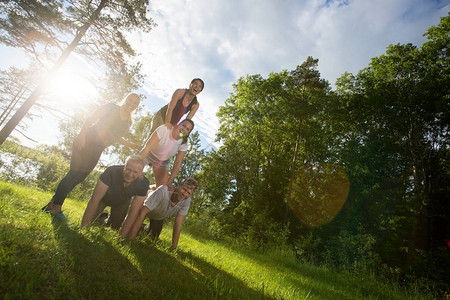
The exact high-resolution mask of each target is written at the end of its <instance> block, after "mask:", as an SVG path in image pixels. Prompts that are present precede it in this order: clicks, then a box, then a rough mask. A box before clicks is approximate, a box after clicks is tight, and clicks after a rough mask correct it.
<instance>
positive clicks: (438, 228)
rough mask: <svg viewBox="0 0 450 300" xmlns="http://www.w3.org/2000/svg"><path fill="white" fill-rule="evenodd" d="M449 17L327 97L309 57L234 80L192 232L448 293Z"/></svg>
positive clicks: (339, 82) (206, 169)
mask: <svg viewBox="0 0 450 300" xmlns="http://www.w3.org/2000/svg"><path fill="white" fill-rule="evenodd" d="M449 34H450V16H447V17H445V18H442V19H441V23H440V24H439V26H436V27H431V28H430V29H429V30H427V32H426V34H425V36H426V37H427V41H426V42H425V43H424V44H423V45H422V46H421V47H420V48H418V47H416V46H413V45H411V44H405V45H402V44H397V45H390V46H389V47H388V48H387V51H386V53H385V54H383V55H381V56H379V57H375V58H373V59H372V60H371V62H370V64H369V65H368V67H366V68H364V69H363V70H361V71H360V72H358V74H356V75H354V74H348V73H345V74H343V75H342V76H341V77H340V78H339V79H338V80H337V82H336V89H335V90H332V89H331V87H330V84H329V83H328V82H327V81H325V80H324V79H322V78H321V77H320V73H319V72H318V70H317V66H318V60H317V59H314V58H311V57H309V58H308V59H307V60H306V61H305V62H304V63H303V64H301V65H300V66H298V67H297V68H296V69H295V70H292V71H283V72H280V73H272V74H270V75H269V76H268V77H267V78H263V77H262V76H260V75H252V76H246V77H243V78H240V79H239V80H238V81H237V83H235V84H234V85H233V93H232V94H231V95H230V97H229V98H228V99H227V100H226V102H225V105H224V106H223V107H221V108H220V110H219V112H218V117H219V121H220V128H219V131H218V133H217V140H218V141H219V142H220V143H221V144H222V145H223V146H222V147H220V149H218V150H217V151H215V152H212V153H209V155H208V156H207V157H206V159H205V162H204V164H203V167H202V171H201V173H200V174H199V175H200V176H201V178H202V181H201V182H202V187H203V188H202V191H203V193H204V195H203V198H202V202H201V203H200V204H199V203H197V205H199V208H200V206H201V209H199V213H201V214H203V216H202V218H201V220H202V221H203V222H204V223H203V224H202V226H199V228H203V229H204V230H206V231H208V232H209V233H210V234H212V235H213V236H215V237H216V238H225V237H231V238H233V239H235V240H239V241H241V242H242V243H245V244H247V245H248V246H251V247H254V248H261V249H264V248H266V247H272V246H275V245H280V244H282V243H285V244H287V245H291V246H292V247H293V249H294V250H295V251H296V253H297V256H298V258H299V259H304V260H308V261H311V262H314V263H318V264H322V263H327V264H333V265H336V266H337V267H343V268H349V267H350V268H353V267H356V268H362V267H373V268H374V269H377V270H380V266H381V269H383V272H387V273H389V274H391V275H392V276H393V277H396V278H397V277H401V278H402V279H403V280H407V279H409V278H413V277H417V276H418V277H421V278H429V279H432V280H434V281H436V282H440V284H441V287H442V288H443V287H445V286H446V284H447V283H448V282H450V276H449V273H448V270H449V269H450V252H449V249H448V248H447V247H448V244H447V245H446V243H448V241H449V239H450V236H449V232H450V226H449V224H450V222H449V220H450V205H448V203H449V192H448V191H449V185H448V183H449V182H450V178H449V177H450V176H449V168H448V167H449V163H448V159H449V137H448V129H449V128H448V126H449V124H450V122H449V121H450V118H449V111H450V109H449V108H450V107H449V104H450V101H449V100H450V94H449V83H450V76H449V75H450V72H449V62H450V61H449V55H448V54H449V48H448V46H449V45H450V37H449Z"/></svg>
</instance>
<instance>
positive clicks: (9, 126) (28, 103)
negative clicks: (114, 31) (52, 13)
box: [0, 0, 109, 145]
mask: <svg viewBox="0 0 450 300" xmlns="http://www.w3.org/2000/svg"><path fill="white" fill-rule="evenodd" d="M108 1H109V0H102V1H101V2H100V4H99V6H98V7H97V9H96V10H95V11H94V12H93V14H92V15H91V17H90V18H89V20H88V21H87V22H86V23H85V24H83V26H81V27H80V28H79V29H78V30H77V34H76V35H75V38H74V39H73V40H72V42H71V43H70V45H69V46H67V48H66V49H65V50H64V51H63V52H62V53H61V56H60V57H59V58H58V60H57V61H56V63H55V64H54V65H53V67H52V69H51V70H50V71H49V73H48V75H47V78H49V77H50V76H52V75H54V74H56V72H58V71H59V69H60V68H61V67H62V65H63V64H64V63H65V61H66V59H67V57H69V55H70V54H71V53H72V51H73V50H74V49H75V47H76V46H78V44H79V43H80V40H81V39H82V38H83V36H84V35H85V34H86V31H87V30H88V29H89V27H90V26H91V25H92V24H93V23H94V21H95V20H96V19H97V18H98V16H99V15H100V12H101V10H102V9H103V8H104V7H105V6H106V4H107V3H108ZM45 81H46V78H44V79H43V80H42V81H41V83H40V84H39V85H38V86H37V87H36V88H35V89H34V91H33V92H32V93H31V95H30V96H29V97H28V99H27V100H25V102H24V103H23V104H22V106H21V107H19V109H18V110H17V111H16V112H15V113H14V115H13V116H12V117H11V119H10V120H9V121H8V122H7V123H6V124H5V126H4V127H3V128H2V130H1V131H0V145H2V144H3V143H4V142H5V140H6V138H8V136H9V135H10V134H11V132H12V131H13V130H14V128H16V126H17V124H19V122H20V121H21V120H22V119H23V117H24V116H25V115H26V114H27V113H28V111H29V110H30V108H31V107H32V106H33V105H34V104H35V103H36V101H37V100H38V99H39V97H41V95H42V93H43V92H44V90H45Z"/></svg>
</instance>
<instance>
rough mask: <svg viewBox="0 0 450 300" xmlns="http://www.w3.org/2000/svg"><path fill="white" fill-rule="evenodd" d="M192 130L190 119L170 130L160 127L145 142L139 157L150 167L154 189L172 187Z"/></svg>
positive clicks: (192, 124)
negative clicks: (171, 159)
mask: <svg viewBox="0 0 450 300" xmlns="http://www.w3.org/2000/svg"><path fill="white" fill-rule="evenodd" d="M193 128H194V122H193V121H192V120H190V119H185V120H183V121H182V122H181V123H179V124H178V125H177V126H176V127H173V128H171V129H169V127H167V126H166V125H161V126H159V127H158V128H157V129H156V130H155V131H154V132H153V133H152V135H151V136H150V138H149V139H148V140H147V142H146V144H145V146H144V148H143V149H142V151H141V153H140V156H141V157H142V158H143V159H144V160H145V161H146V162H147V163H148V164H149V166H151V167H152V169H153V175H154V176H155V182H156V187H158V186H160V185H168V186H169V187H172V183H173V180H174V179H175V177H176V176H177V174H178V171H179V170H180V167H181V163H182V162H183V158H184V156H185V155H186V152H187V150H188V149H189V147H190V144H189V142H188V137H189V134H190V133H191V131H192V129H193ZM174 155H176V157H175V162H174V163H173V166H172V171H171V172H170V177H169V162H170V158H171V157H172V156H174Z"/></svg>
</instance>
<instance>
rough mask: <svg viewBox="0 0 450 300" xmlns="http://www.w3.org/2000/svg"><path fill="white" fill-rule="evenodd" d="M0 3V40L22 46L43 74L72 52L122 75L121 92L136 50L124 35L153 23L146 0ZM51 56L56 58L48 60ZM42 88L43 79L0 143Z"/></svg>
mask: <svg viewBox="0 0 450 300" xmlns="http://www.w3.org/2000/svg"><path fill="white" fill-rule="evenodd" d="M0 5H1V6H0V7H1V8H2V10H3V11H4V13H2V18H1V19H0V33H1V38H0V41H1V42H2V43H4V44H6V45H8V46H12V47H18V48H21V49H23V50H24V51H25V52H26V53H27V54H28V55H29V56H30V57H32V58H33V59H34V60H35V61H37V62H38V63H40V64H41V66H42V68H45V69H46V70H48V73H47V77H49V76H53V75H55V74H56V73H57V71H58V70H59V69H60V68H61V67H62V65H63V64H64V63H65V61H66V60H67V58H68V57H69V55H71V54H72V52H74V51H75V52H77V53H79V54H81V55H82V56H83V57H84V58H85V59H86V60H88V61H91V62H93V63H94V64H99V63H100V64H101V67H103V68H105V69H106V70H109V72H111V73H113V74H117V75H118V76H120V77H121V78H123V79H125V80H124V82H123V83H124V84H125V88H124V89H122V93H123V92H124V90H127V89H129V88H130V87H135V86H136V82H135V81H134V78H133V77H131V76H129V74H130V73H131V74H132V73H133V72H136V71H137V70H138V69H139V64H138V65H135V66H132V67H129V66H128V64H129V63H130V61H129V58H130V57H133V56H135V55H136V53H135V51H134V50H133V49H132V48H131V46H130V44H129V43H128V41H127V39H126V33H127V32H129V31H132V30H142V31H144V32H148V31H150V30H151V28H152V26H153V25H154V24H153V22H152V20H151V19H148V18H147V17H146V9H147V5H148V1H147V0H140V1H127V0H95V1H87V0H82V1H76V2H72V1H69V2H66V1H58V0H47V1H37V0H30V1H29V0H20V1H3V2H1V3H0ZM55 56H56V57H58V58H57V59H56V61H54V60H53V59H52V57H55ZM48 66H50V67H48ZM119 83H120V82H119ZM118 86H121V85H120V84H119V85H118ZM44 92H45V80H42V81H41V82H40V83H39V84H38V85H37V86H36V87H34V88H33V89H32V91H31V93H29V94H28V95H27V98H26V100H25V101H24V102H23V104H22V105H21V106H20V108H19V109H18V110H17V111H16V112H15V114H14V115H13V117H12V118H11V119H10V120H9V121H8V122H7V123H6V125H5V126H4V127H3V129H2V130H1V131H0V144H2V143H3V142H4V141H5V139H6V138H7V137H8V136H9V134H10V133H11V131H12V130H13V129H14V128H15V127H16V125H17V124H18V123H19V122H20V121H21V120H22V118H23V117H24V116H25V114H26V113H27V112H28V110H29V109H30V108H31V107H32V106H33V105H34V104H35V103H36V101H37V100H38V99H39V98H40V97H41V96H42V95H43V93H44ZM116 96H117V95H116ZM119 96H123V94H122V95H120V94H119Z"/></svg>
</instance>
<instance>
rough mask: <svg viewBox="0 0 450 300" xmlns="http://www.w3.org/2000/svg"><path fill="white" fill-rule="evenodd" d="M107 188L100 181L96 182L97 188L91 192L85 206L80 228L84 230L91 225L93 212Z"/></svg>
mask: <svg viewBox="0 0 450 300" xmlns="http://www.w3.org/2000/svg"><path fill="white" fill-rule="evenodd" d="M107 190H108V186H107V185H106V184H104V183H103V182H102V181H101V180H99V181H98V182H97V186H96V187H95V189H94V191H93V192H92V196H91V198H90V199H89V202H88V204H87V206H86V210H85V211H84V214H83V219H82V220H81V228H85V227H87V226H89V224H91V222H92V220H93V219H94V217H95V212H96V211H97V208H98V204H99V203H100V200H101V199H102V198H103V196H105V194H106V191H107Z"/></svg>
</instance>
